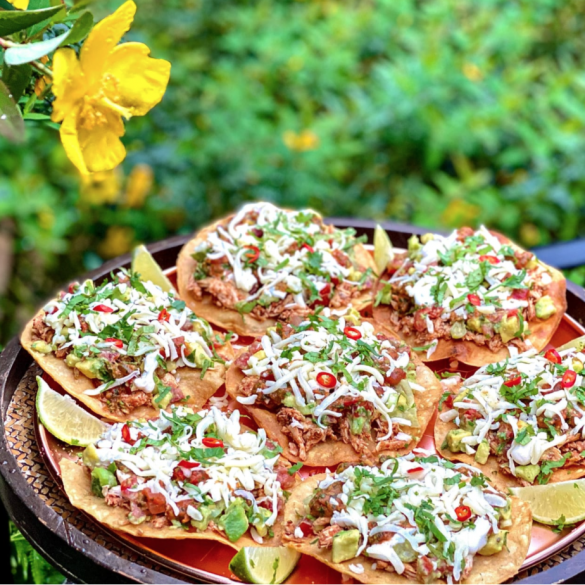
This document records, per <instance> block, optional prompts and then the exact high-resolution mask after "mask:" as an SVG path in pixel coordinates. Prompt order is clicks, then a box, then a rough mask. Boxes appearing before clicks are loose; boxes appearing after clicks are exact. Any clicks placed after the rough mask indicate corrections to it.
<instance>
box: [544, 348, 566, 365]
mask: <svg viewBox="0 0 585 585" xmlns="http://www.w3.org/2000/svg"><path fill="white" fill-rule="evenodd" d="M544 357H545V359H547V360H548V361H549V362H552V363H553V364H560V363H561V361H562V360H561V356H560V355H559V352H558V351H557V350H556V349H549V350H548V351H547V352H546V353H545V354H544Z"/></svg>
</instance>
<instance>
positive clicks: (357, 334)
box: [343, 327, 362, 341]
mask: <svg viewBox="0 0 585 585" xmlns="http://www.w3.org/2000/svg"><path fill="white" fill-rule="evenodd" d="M343 333H345V336H346V337H349V338H350V339H353V340H354V341H357V340H358V339H361V338H362V332H361V331H360V330H359V329H356V328H355V327H346V328H345V329H344V330H343Z"/></svg>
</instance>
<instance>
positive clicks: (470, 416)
mask: <svg viewBox="0 0 585 585" xmlns="http://www.w3.org/2000/svg"><path fill="white" fill-rule="evenodd" d="M463 416H464V417H465V418H466V419H467V420H477V419H479V418H483V414H481V412H479V410H475V409H473V408H470V409H468V410H466V411H465V412H464V413H463Z"/></svg>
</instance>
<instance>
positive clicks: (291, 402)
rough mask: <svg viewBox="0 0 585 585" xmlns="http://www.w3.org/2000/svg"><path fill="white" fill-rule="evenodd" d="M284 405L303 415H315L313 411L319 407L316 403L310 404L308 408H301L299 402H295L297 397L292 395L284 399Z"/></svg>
mask: <svg viewBox="0 0 585 585" xmlns="http://www.w3.org/2000/svg"><path fill="white" fill-rule="evenodd" d="M282 403H283V404H284V405H285V406H288V407H289V408H294V409H296V410H298V411H299V412H300V413H301V414H313V411H314V410H315V407H316V406H317V404H316V403H314V402H310V403H309V404H307V405H306V406H300V405H299V404H297V401H296V400H295V397H294V396H293V395H292V394H287V395H286V396H285V397H284V399H283V401H282Z"/></svg>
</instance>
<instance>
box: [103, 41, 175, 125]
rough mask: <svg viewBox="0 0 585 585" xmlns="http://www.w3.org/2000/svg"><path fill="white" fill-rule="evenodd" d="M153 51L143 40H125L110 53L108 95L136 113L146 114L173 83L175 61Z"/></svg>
mask: <svg viewBox="0 0 585 585" xmlns="http://www.w3.org/2000/svg"><path fill="white" fill-rule="evenodd" d="M149 55H150V49H149V48H148V47H147V46H146V45H143V44H142V43H124V44H122V45H119V46H117V47H116V48H115V49H114V50H113V51H112V52H111V53H110V56H109V57H108V59H107V61H106V64H105V67H104V71H106V78H107V79H106V80H105V91H106V93H107V95H108V97H109V98H110V99H111V100H112V101H113V102H115V103H117V104H119V105H121V106H122V107H124V108H128V109H129V110H130V113H131V114H132V116H144V115H145V114H146V113H147V112H148V111H149V110H150V109H151V108H153V107H154V106H155V105H156V104H158V103H159V102H160V101H161V100H162V97H163V95H164V93H165V90H166V88H167V85H168V83H169V76H170V74H171V64H170V63H169V62H168V61H165V60H164V59H153V58H152V57H149Z"/></svg>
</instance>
